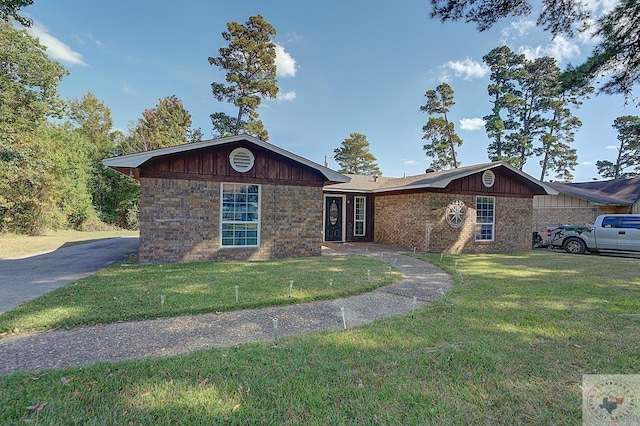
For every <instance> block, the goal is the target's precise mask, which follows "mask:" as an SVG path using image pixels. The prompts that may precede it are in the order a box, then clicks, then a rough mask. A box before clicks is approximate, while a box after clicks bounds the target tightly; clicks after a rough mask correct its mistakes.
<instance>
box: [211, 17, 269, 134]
mask: <svg viewBox="0 0 640 426" xmlns="http://www.w3.org/2000/svg"><path fill="white" fill-rule="evenodd" d="M275 35H276V30H275V29H274V28H273V26H271V24H269V23H268V22H267V21H265V20H264V18H263V17H262V16H260V15H257V16H251V17H250V18H249V20H248V21H247V22H246V23H245V24H244V25H242V24H240V23H238V22H229V23H227V31H224V32H223V33H222V37H223V38H224V40H225V41H227V42H229V44H228V46H226V47H221V48H220V49H219V50H218V52H219V54H220V56H218V57H215V58H213V57H210V58H209V63H210V64H211V65H215V66H217V67H219V68H220V69H221V70H223V71H225V72H226V78H225V81H226V83H217V82H214V83H212V84H211V89H212V92H213V96H214V97H215V98H216V99H217V100H218V101H219V102H222V101H226V102H229V103H233V104H234V105H235V107H236V108H238V112H237V114H236V116H235V117H231V116H229V115H227V114H225V113H222V112H218V113H214V114H212V115H211V120H212V123H213V128H214V132H216V133H217V135H218V136H227V135H237V134H239V133H241V132H245V133H248V134H250V135H254V136H256V137H258V138H260V139H262V140H265V141H266V140H268V139H269V134H268V132H267V131H266V129H265V128H264V125H263V124H262V121H260V120H259V119H258V117H259V115H258V112H257V109H258V107H259V106H260V103H261V101H262V99H263V98H271V99H273V98H275V97H276V95H277V94H278V86H277V80H276V63H275V59H276V48H275V44H274V43H273V41H272V39H273V38H274V37H275Z"/></svg>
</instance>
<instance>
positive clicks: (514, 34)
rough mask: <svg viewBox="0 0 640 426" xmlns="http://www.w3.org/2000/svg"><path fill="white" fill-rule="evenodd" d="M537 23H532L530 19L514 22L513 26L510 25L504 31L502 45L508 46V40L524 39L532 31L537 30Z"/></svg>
mask: <svg viewBox="0 0 640 426" xmlns="http://www.w3.org/2000/svg"><path fill="white" fill-rule="evenodd" d="M535 26H536V21H532V20H529V19H521V20H518V21H515V22H512V23H511V25H508V26H506V27H504V28H503V29H502V32H501V33H502V40H501V43H502V44H507V40H510V39H513V38H519V37H524V36H526V35H527V34H529V32H530V31H531V29H533V28H535Z"/></svg>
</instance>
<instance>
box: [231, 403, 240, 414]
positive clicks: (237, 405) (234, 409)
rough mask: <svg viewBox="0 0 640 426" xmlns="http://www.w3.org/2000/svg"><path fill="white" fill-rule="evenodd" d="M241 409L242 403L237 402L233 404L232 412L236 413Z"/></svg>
mask: <svg viewBox="0 0 640 426" xmlns="http://www.w3.org/2000/svg"><path fill="white" fill-rule="evenodd" d="M239 409H240V404H236V405H234V406H233V408H232V409H231V412H232V413H235V412H236V411H238V410H239Z"/></svg>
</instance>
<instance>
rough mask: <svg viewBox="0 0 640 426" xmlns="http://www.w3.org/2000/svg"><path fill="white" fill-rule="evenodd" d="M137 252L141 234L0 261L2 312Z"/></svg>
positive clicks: (0, 306) (0, 311)
mask: <svg viewBox="0 0 640 426" xmlns="http://www.w3.org/2000/svg"><path fill="white" fill-rule="evenodd" d="M137 251H138V237H120V238H111V239H107V240H99V241H94V242H90V243H84V244H78V245H73V246H69V247H62V248H59V249H58V250H55V251H52V252H50V253H45V254H40V255H35V256H31V257H27V258H23V259H10V260H0V313H2V312H5V311H8V310H9V309H13V308H15V307H16V306H18V305H20V304H22V303H24V302H27V301H29V300H31V299H35V298H36V297H39V296H41V295H43V294H45V293H48V292H50V291H52V290H54V289H56V288H58V287H61V286H63V285H65V284H68V283H70V282H72V281H76V280H79V279H80V278H84V277H86V276H88V275H91V274H94V273H96V272H98V271H99V270H101V269H104V268H106V267H107V266H109V265H112V264H113V263H116V262H121V261H123V260H124V259H126V258H127V257H128V256H129V255H131V254H133V253H137Z"/></svg>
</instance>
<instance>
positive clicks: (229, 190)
mask: <svg viewBox="0 0 640 426" xmlns="http://www.w3.org/2000/svg"><path fill="white" fill-rule="evenodd" d="M221 195H222V196H221V197H220V235H221V245H222V246H223V247H259V246H260V186H259V185H247V184H241V183H223V184H222V188H221Z"/></svg>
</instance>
